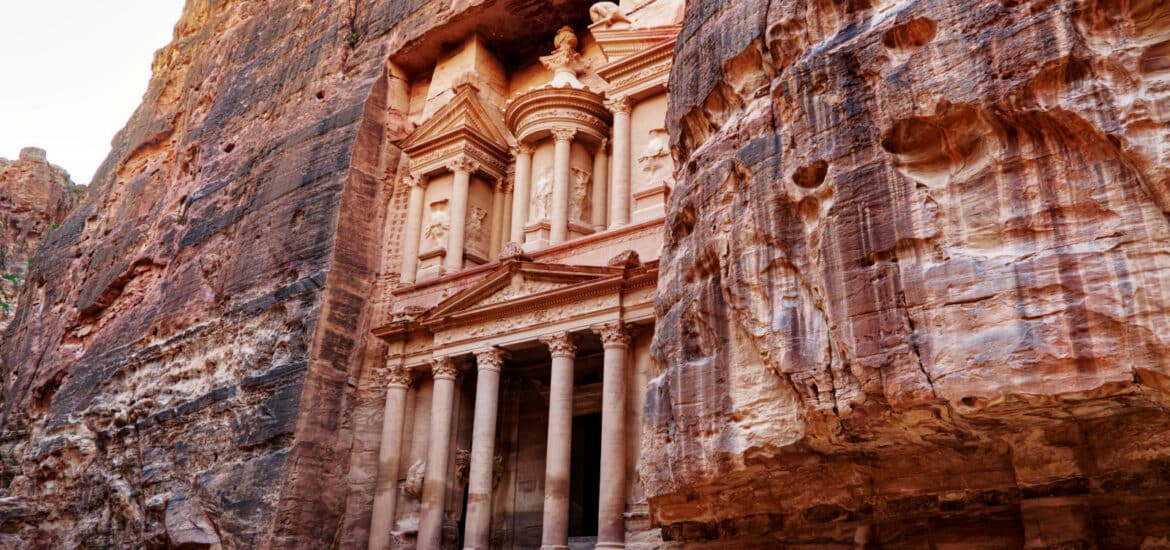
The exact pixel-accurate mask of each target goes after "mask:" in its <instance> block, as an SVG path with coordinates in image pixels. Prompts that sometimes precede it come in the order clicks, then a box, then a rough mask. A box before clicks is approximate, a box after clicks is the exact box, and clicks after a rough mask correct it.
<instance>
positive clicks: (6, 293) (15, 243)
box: [0, 147, 85, 332]
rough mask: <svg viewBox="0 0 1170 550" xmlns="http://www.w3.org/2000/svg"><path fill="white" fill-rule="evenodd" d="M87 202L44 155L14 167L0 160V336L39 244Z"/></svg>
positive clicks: (32, 151) (23, 157)
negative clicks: (74, 208) (81, 202)
mask: <svg viewBox="0 0 1170 550" xmlns="http://www.w3.org/2000/svg"><path fill="white" fill-rule="evenodd" d="M83 196H85V187H83V186H80V185H77V184H75V183H73V180H71V179H69V174H68V173H67V172H66V171H65V170H64V169H63V168H61V167H60V166H57V165H54V164H49V161H48V159H47V158H46V156H45V151H44V150H42V149H37V148H34V147H27V148H25V149H23V150H21V152H20V158H19V159H17V160H14V161H10V160H8V159H3V158H0V226H2V227H3V229H2V231H0V238H2V239H3V240H2V241H0V275H3V279H2V280H0V295H2V299H3V301H4V306H5V307H4V308H0V332H2V331H3V330H4V329H5V328H7V327H8V323H9V321H11V319H12V315H13V313H15V309H16V305H17V294H18V291H19V289H20V284H21V283H22V282H24V280H25V279H27V278H28V271H29V267H30V265H29V264H30V262H31V261H32V257H33V252H35V251H36V249H37V243H39V242H40V241H41V238H42V237H44V236H45V235H48V234H51V233H52V232H54V231H56V230H57V228H58V227H59V226H60V224H61V222H62V221H64V220H65V216H66V215H68V214H69V211H70V210H71V209H73V207H74V206H76V205H77V203H78V202H79V201H80V200H81V198H82V197H83Z"/></svg>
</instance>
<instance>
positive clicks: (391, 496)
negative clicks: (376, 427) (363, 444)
mask: <svg viewBox="0 0 1170 550" xmlns="http://www.w3.org/2000/svg"><path fill="white" fill-rule="evenodd" d="M409 389H410V376H409V375H408V374H406V372H405V371H403V370H401V369H398V368H394V369H390V372H389V374H388V375H387V376H386V405H385V408H384V410H383V412H382V442H381V447H380V448H379V449H378V483H377V485H376V487H375V489H374V511H373V514H372V516H371V518H370V545H369V547H370V550H384V549H386V548H389V547H390V531H392V530H393V529H394V516H395V514H396V513H397V509H396V508H397V506H398V469H399V466H400V465H401V462H402V424H403V420H404V419H405V417H406V392H407V390H409Z"/></svg>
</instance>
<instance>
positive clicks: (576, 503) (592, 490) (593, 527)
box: [569, 413, 601, 537]
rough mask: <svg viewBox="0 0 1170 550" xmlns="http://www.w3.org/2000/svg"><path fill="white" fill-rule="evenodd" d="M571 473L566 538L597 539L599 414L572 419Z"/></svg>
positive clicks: (599, 448)
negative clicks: (567, 533)
mask: <svg viewBox="0 0 1170 550" xmlns="http://www.w3.org/2000/svg"><path fill="white" fill-rule="evenodd" d="M572 460H573V462H572V474H571V476H570V478H569V536H570V537H595V536H597V502H598V499H599V498H600V489H601V487H600V476H601V413H595V414H586V415H581V416H577V417H574V418H573V458H572Z"/></svg>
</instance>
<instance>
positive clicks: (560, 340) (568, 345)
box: [540, 332, 577, 357]
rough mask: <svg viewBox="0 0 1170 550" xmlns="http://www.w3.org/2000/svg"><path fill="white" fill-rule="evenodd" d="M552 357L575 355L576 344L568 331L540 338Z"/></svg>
mask: <svg viewBox="0 0 1170 550" xmlns="http://www.w3.org/2000/svg"><path fill="white" fill-rule="evenodd" d="M540 341H541V342H543V343H544V344H545V345H547V346H548V351H549V353H550V354H551V355H552V356H553V357H576V356H577V344H576V343H575V342H574V341H573V335H572V334H571V333H569V332H558V333H556V334H552V335H549V336H545V337H544V338H541V339H540Z"/></svg>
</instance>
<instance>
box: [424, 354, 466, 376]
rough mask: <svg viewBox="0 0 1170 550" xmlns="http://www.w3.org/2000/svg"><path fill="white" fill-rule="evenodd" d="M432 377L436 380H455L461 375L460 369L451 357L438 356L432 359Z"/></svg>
mask: <svg viewBox="0 0 1170 550" xmlns="http://www.w3.org/2000/svg"><path fill="white" fill-rule="evenodd" d="M430 364H431V378H433V379H435V380H455V378H457V377H458V376H459V369H456V368H455V363H454V362H452V361H451V358H450V357H447V356H443V357H436V358H434V359H432V360H431V361H430Z"/></svg>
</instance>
